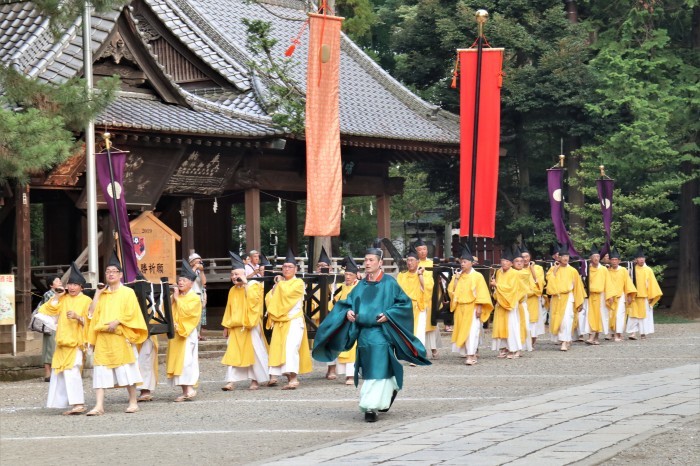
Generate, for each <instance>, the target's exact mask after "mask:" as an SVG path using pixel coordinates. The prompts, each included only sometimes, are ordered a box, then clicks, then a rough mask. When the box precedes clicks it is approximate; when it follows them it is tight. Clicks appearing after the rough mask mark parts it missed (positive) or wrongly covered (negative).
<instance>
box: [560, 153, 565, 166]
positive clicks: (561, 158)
mask: <svg viewBox="0 0 700 466" xmlns="http://www.w3.org/2000/svg"><path fill="white" fill-rule="evenodd" d="M565 158H566V156H565V155H564V154H561V155H560V156H559V166H560V167H561V168H564V159H565Z"/></svg>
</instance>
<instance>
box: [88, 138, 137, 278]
mask: <svg viewBox="0 0 700 466" xmlns="http://www.w3.org/2000/svg"><path fill="white" fill-rule="evenodd" d="M95 155H96V156H95V166H96V168H97V181H98V182H99V183H100V188H102V195H103V196H104V198H105V202H106V203H107V208H108V209H109V213H110V216H111V217H112V221H113V222H114V225H115V226H116V225H117V224H118V225H119V229H120V230H121V235H120V237H119V240H120V243H121V251H122V258H120V259H121V260H122V261H123V263H122V269H123V272H124V282H125V283H126V282H130V281H134V280H136V277H138V274H139V268H138V263H137V261H136V254H135V252H134V240H133V238H132V237H131V228H130V227H129V216H128V214H127V212H126V199H125V197H124V194H125V193H124V189H123V186H124V167H125V166H126V157H127V155H128V152H121V151H114V152H111V153H110V155H111V158H112V171H113V173H114V185H113V186H112V183H111V182H110V175H109V163H108V157H107V153H105V152H101V153H99V154H95ZM113 193H114V195H113ZM115 197H116V200H117V202H116V209H117V211H116V212H115V211H114V207H115V206H114V204H115V202H114V199H115ZM117 218H118V219H119V223H117Z"/></svg>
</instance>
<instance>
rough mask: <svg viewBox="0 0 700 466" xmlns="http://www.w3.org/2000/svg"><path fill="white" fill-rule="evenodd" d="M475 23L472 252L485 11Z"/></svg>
mask: <svg viewBox="0 0 700 466" xmlns="http://www.w3.org/2000/svg"><path fill="white" fill-rule="evenodd" d="M475 17H476V22H477V23H478V24H479V37H477V39H476V86H475V87H474V94H475V95H474V136H473V139H472V172H471V175H472V177H471V178H472V179H471V185H470V192H471V194H470V196H469V249H470V250H471V251H474V250H475V249H474V205H475V202H474V201H475V200H474V197H475V196H476V162H477V149H478V145H479V100H480V99H481V61H482V56H483V45H484V24H485V23H486V21H487V20H488V19H489V13H488V11H486V10H477V11H476V15H475Z"/></svg>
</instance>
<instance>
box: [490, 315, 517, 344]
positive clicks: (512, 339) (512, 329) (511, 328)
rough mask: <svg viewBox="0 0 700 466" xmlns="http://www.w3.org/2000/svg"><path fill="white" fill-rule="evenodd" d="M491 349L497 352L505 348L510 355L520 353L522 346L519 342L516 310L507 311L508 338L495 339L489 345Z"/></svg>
mask: <svg viewBox="0 0 700 466" xmlns="http://www.w3.org/2000/svg"><path fill="white" fill-rule="evenodd" d="M491 348H492V349H494V350H496V351H499V350H500V349H501V348H506V349H508V351H510V352H511V353H514V352H516V351H522V349H523V344H522V342H521V341H520V312H518V310H517V309H514V310H512V311H508V338H496V339H494V340H493V341H492V343H491Z"/></svg>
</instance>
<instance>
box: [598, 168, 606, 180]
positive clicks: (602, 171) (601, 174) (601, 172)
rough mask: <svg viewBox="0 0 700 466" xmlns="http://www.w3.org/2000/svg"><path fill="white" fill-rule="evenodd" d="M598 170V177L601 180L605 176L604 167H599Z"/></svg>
mask: <svg viewBox="0 0 700 466" xmlns="http://www.w3.org/2000/svg"><path fill="white" fill-rule="evenodd" d="M598 168H600V177H601V178H603V177H604V176H605V165H601V166H600V167H598Z"/></svg>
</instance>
